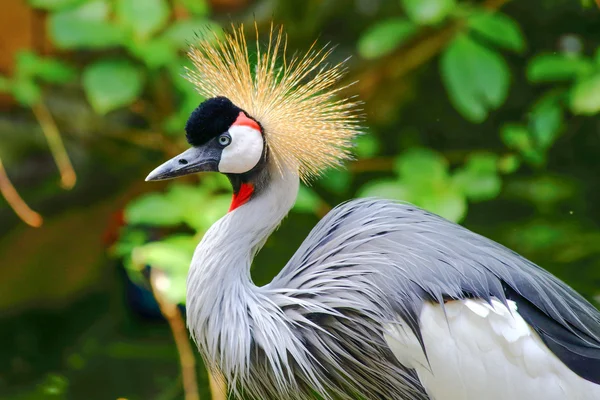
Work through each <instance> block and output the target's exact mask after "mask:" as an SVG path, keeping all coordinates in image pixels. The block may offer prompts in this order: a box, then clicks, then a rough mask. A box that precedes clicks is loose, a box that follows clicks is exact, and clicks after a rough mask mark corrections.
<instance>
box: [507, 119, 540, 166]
mask: <svg viewBox="0 0 600 400" xmlns="http://www.w3.org/2000/svg"><path fill="white" fill-rule="evenodd" d="M500 136H501V137H502V140H503V141H504V143H505V144H506V146H508V147H509V148H511V149H514V150H517V151H518V152H519V153H521V155H522V156H523V158H525V159H526V160H527V161H528V162H529V163H531V164H533V165H541V164H543V163H544V161H545V154H544V152H542V151H540V149H538V148H536V146H535V144H534V142H533V138H532V137H533V136H532V135H531V133H530V132H529V130H528V129H527V128H526V127H524V126H522V125H519V124H506V125H504V126H503V127H502V129H501V131H500Z"/></svg>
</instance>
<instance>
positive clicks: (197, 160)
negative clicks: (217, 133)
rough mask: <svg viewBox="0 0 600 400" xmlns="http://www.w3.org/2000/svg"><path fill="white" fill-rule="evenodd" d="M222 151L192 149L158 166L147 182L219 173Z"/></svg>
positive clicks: (201, 148)
mask: <svg viewBox="0 0 600 400" xmlns="http://www.w3.org/2000/svg"><path fill="white" fill-rule="evenodd" d="M221 151H222V150H221V149H220V148H216V147H213V146H210V145H209V146H206V145H205V146H201V147H192V148H190V149H187V150H186V151H184V152H183V153H181V154H180V155H178V156H176V157H173V158H172V159H170V160H169V161H167V162H165V163H164V164H162V165H160V166H158V167H157V168H155V169H154V171H152V172H150V174H148V176H147V177H146V181H160V180H164V179H171V178H176V177H178V176H183V175H189V174H193V173H195V172H202V171H218V170H219V160H220V158H221Z"/></svg>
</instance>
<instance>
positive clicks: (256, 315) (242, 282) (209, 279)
mask: <svg viewBox="0 0 600 400" xmlns="http://www.w3.org/2000/svg"><path fill="white" fill-rule="evenodd" d="M298 187H299V178H298V175H297V174H296V173H293V172H284V173H281V172H279V171H272V172H271V179H270V182H269V184H268V186H267V187H264V188H263V189H262V190H261V191H260V192H259V193H258V194H257V195H256V197H253V198H251V200H250V201H248V203H246V204H244V205H242V206H240V207H238V208H237V209H235V210H233V211H232V212H229V213H228V214H226V215H225V216H224V217H223V218H221V219H220V220H219V221H217V222H216V223H215V224H214V225H213V226H212V227H211V228H210V229H209V230H208V231H207V232H206V234H205V235H204V237H203V239H202V241H201V242H200V244H199V245H198V247H197V248H196V251H195V253H194V257H193V260H192V264H191V267H190V271H189V275H188V281H187V304H186V307H187V321H188V327H189V329H190V332H191V334H192V336H193V338H194V340H195V341H196V343H197V344H198V347H199V349H200V351H201V352H202V353H203V356H204V359H205V361H206V362H207V363H208V364H209V367H213V368H218V369H220V370H221V371H222V372H223V373H224V375H225V378H226V379H227V380H229V381H238V380H239V379H242V380H243V379H244V375H245V374H247V372H248V367H249V363H250V357H251V354H250V353H251V348H252V342H253V341H261V339H262V338H261V337H260V336H262V335H261V330H263V329H267V330H270V329H286V328H285V327H280V326H279V325H280V324H279V323H278V318H279V316H281V315H282V312H281V310H279V309H278V308H277V307H275V306H274V304H273V303H272V302H271V301H269V299H268V298H267V297H266V296H265V295H264V294H263V291H261V290H260V288H257V287H256V286H255V285H254V284H253V283H252V280H251V278H250V266H251V264H252V259H253V258H254V255H255V254H256V252H258V250H259V249H260V247H262V245H263V244H264V242H265V241H266V239H267V238H268V236H269V235H270V234H271V233H272V232H273V231H274V230H275V228H277V226H278V225H279V223H280V222H281V220H282V219H283V218H284V217H285V216H286V215H287V213H288V212H289V210H290V209H291V207H292V206H293V205H294V202H295V200H296V196H297V193H298ZM281 325H285V324H281ZM263 332H264V331H263Z"/></svg>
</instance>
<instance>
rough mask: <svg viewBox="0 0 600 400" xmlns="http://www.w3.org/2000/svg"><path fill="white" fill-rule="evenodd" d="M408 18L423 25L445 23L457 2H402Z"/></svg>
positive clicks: (410, 0) (404, 0)
mask: <svg viewBox="0 0 600 400" xmlns="http://www.w3.org/2000/svg"><path fill="white" fill-rule="evenodd" d="M401 3H402V5H403V6H404V10H405V11H406V14H407V15H408V17H409V18H410V19H411V20H413V21H414V22H416V23H418V24H421V25H431V24H437V23H438V22H441V21H443V20H444V19H445V18H446V16H448V14H449V13H450V12H451V11H452V10H453V9H454V7H455V6H456V1H455V0H401Z"/></svg>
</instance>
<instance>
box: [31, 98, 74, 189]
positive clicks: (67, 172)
mask: <svg viewBox="0 0 600 400" xmlns="http://www.w3.org/2000/svg"><path fill="white" fill-rule="evenodd" d="M31 110H32V111H33V115H35V118H36V119H37V120H38V123H39V124H40V127H41V128H42V132H44V136H46V140H47V141H48V146H49V147H50V152H51V153H52V157H54V161H55V162H56V166H57V167H58V170H59V171H60V183H61V186H62V187H63V188H65V189H71V188H72V187H73V186H75V182H76V181H77V176H76V175H75V170H74V169H73V165H72V164H71V160H70V159H69V155H68V154H67V151H66V149H65V145H64V143H63V141H62V138H61V137H60V132H59V130H58V127H57V126H56V122H54V118H52V114H50V111H49V110H48V108H47V107H46V105H45V104H44V102H43V101H40V102H39V103H36V104H34V105H33V106H32V107H31Z"/></svg>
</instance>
